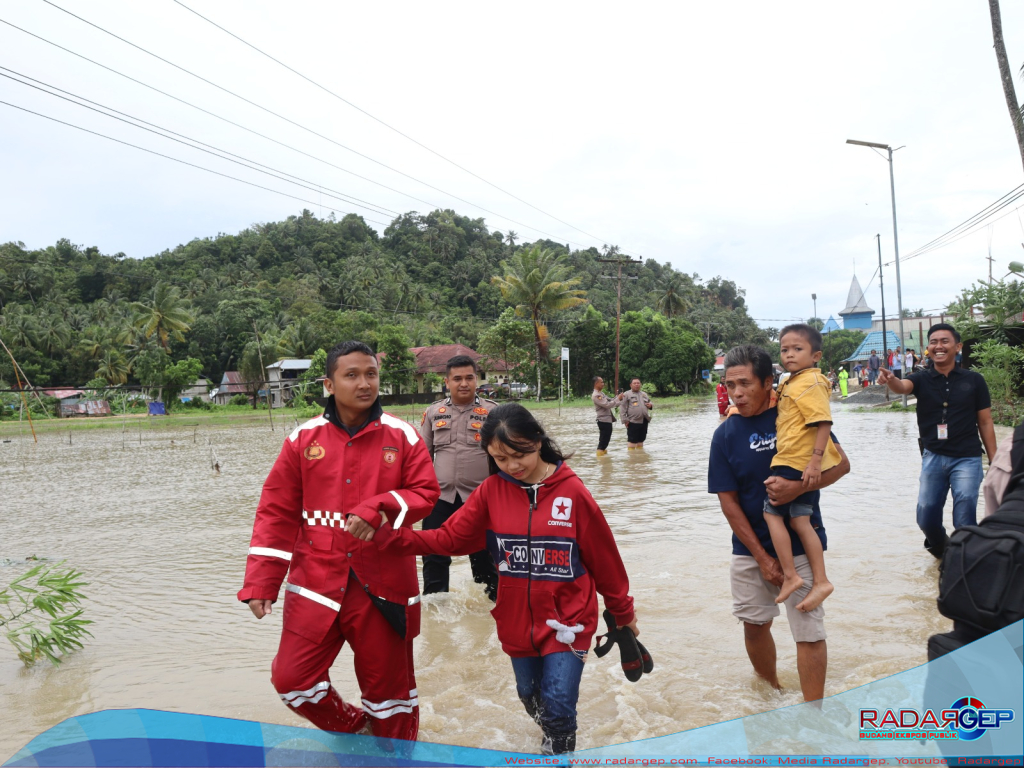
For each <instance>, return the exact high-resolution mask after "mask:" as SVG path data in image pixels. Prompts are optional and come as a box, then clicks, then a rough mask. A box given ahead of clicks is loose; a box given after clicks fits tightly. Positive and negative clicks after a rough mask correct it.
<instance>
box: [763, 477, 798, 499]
mask: <svg viewBox="0 0 1024 768" xmlns="http://www.w3.org/2000/svg"><path fill="white" fill-rule="evenodd" d="M764 487H765V491H767V493H768V500H769V501H771V503H772V504H774V505H775V506H777V507H779V506H782V505H783V504H788V503H789V502H791V501H792V500H793V499H795V498H796V497H797V496H799V495H800V494H802V493H803V483H802V482H801V481H800V480H787V479H786V478H784V477H781V476H779V475H772V476H771V477H769V478H768V479H767V480H765V481H764Z"/></svg>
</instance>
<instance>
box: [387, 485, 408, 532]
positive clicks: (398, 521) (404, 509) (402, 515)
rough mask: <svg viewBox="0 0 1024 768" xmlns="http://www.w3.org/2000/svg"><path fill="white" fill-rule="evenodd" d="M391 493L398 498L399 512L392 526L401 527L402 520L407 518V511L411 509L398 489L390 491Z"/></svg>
mask: <svg viewBox="0 0 1024 768" xmlns="http://www.w3.org/2000/svg"><path fill="white" fill-rule="evenodd" d="M390 493H391V495H392V496H394V497H395V498H396V499H397V500H398V508H399V510H400V511H399V513H398V517H397V518H395V522H394V523H393V524H392V525H391V527H392V528H401V527H402V521H403V520H405V513H406V512H408V511H409V505H408V504H406V503H405V499H403V498H402V495H401V494H400V493H398V492H397V491H390Z"/></svg>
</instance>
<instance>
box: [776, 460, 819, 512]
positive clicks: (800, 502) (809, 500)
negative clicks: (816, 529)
mask: <svg viewBox="0 0 1024 768" xmlns="http://www.w3.org/2000/svg"><path fill="white" fill-rule="evenodd" d="M803 474H804V473H803V472H802V471H801V470H799V469H793V468H792V467H772V475H773V476H775V477H782V478H785V479H786V480H801V479H803ZM820 498H821V492H820V491H808V492H807V493H802V494H800V495H799V496H797V497H796V498H795V499H793V500H792V501H791V502H789V503H788V504H780V505H779V506H774V505H773V504H772V503H771V502H770V501H769V500H768V497H767V496H765V497H764V513H765V514H766V515H775V516H776V517H788V518H790V519H792V518H794V517H810V516H811V515H812V514H813V513H814V506H815V505H816V504H817V503H818V500H819V499H820Z"/></svg>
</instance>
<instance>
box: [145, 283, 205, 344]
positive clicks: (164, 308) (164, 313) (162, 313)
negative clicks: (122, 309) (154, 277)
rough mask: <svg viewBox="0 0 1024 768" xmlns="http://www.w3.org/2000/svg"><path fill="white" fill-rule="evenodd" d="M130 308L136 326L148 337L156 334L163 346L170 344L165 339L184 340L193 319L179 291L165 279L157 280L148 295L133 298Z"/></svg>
mask: <svg viewBox="0 0 1024 768" xmlns="http://www.w3.org/2000/svg"><path fill="white" fill-rule="evenodd" d="M131 308H132V310H133V311H134V312H135V322H134V325H135V327H136V328H138V329H139V330H141V331H142V332H143V334H144V335H145V337H146V338H147V339H149V338H151V337H152V336H154V335H155V336H156V337H157V340H158V341H159V342H160V346H161V347H163V348H164V349H165V350H167V349H169V348H170V347H169V345H168V343H167V341H168V339H175V340H177V341H184V340H185V333H186V332H187V331H188V330H189V329H190V328H191V327H192V322H193V320H194V318H193V316H192V313H191V312H190V311H189V310H188V307H187V306H186V303H185V302H184V301H183V300H182V297H181V291H180V290H179V289H178V288H176V287H174V286H172V285H168V284H167V283H157V284H156V287H155V288H154V289H153V292H152V294H150V296H149V297H148V298H147V299H145V300H144V301H135V302H132V305H131Z"/></svg>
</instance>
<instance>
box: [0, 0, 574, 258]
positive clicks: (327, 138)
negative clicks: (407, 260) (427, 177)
mask: <svg viewBox="0 0 1024 768" xmlns="http://www.w3.org/2000/svg"><path fill="white" fill-rule="evenodd" d="M43 2H44V3H46V4H47V5H49V6H52V7H53V8H56V9H57V10H58V11H61V12H62V13H66V14H67V15H68V16H71V17H72V18H75V19H78V20H79V21H81V22H82V23H84V24H88V25H89V26H90V27H92V28H94V29H97V30H99V31H100V32H103V33H104V34H106V35H109V36H111V37H113V38H114V39H116V40H120V41H121V42H122V43H124V44H126V45H129V46H131V47H132V48H135V49H136V50H138V51H141V52H142V53H145V54H146V55H147V56H152V57H153V58H155V59H157V60H158V61H162V62H163V63H164V64H167V65H168V66H170V67H173V68H174V69H177V70H179V71H180V72H183V73H185V74H187V75H189V76H191V77H194V78H196V79H197V80H200V81H202V82H204V83H206V84H207V85H209V86H211V87H213V88H216V89H217V90H219V91H222V92H223V93H226V94H228V95H230V96H233V97H234V98H236V99H239V100H240V101H244V102H245V103H246V104H249V105H250V106H253V107H256V108H257V109H259V110H261V111H263V112H266V113H267V114H268V115H272V116H273V117H276V118H278V119H279V120H283V121H284V122H286V123H288V124H289V125H293V126H295V127H296V128H299V129H301V130H303V131H306V132H307V133H309V134H312V135H313V136H316V137H317V138H320V139H323V140H324V141H327V142H330V143H331V144H334V145H335V146H337V147H340V148H341V149H344V150H346V151H348V152H351V153H352V154H354V155H358V156H359V157H361V158H363V159H364V160H368V161H370V162H371V163H374V164H376V165H379V166H380V167H381V168H386V169H387V170H389V171H391V172H393V173H397V174H398V175H399V176H404V177H405V178H407V179H410V180H411V181H415V182H416V183H417V184H422V185H423V186H425V187H427V188H428V189H432V190H434V191H435V192H440V193H441V194H442V195H447V196H448V197H450V198H452V199H453V200H458V201H459V202H460V203H465V204H466V205H469V206H472V207H473V208H476V209H478V210H481V211H484V212H485V213H489V214H491V215H492V216H497V217H498V218H500V219H504V220H505V221H508V222H510V223H512V224H515V225H516V226H520V227H526V228H527V229H529V230H532V231H534V232H538V233H540V234H542V235H545V236H546V237H549V238H556V242H561V239H560V238H557V236H556V235H553V234H551V233H550V232H545V231H544V230H542V229H539V228H537V227H531V226H530V225H529V224H525V223H523V222H521V221H517V220H515V219H512V218H509V217H508V216H504V215H502V214H500V213H498V212H497V211H492V210H490V209H489V208H485V207H483V206H482V205H480V204H478V203H474V202H471V201H469V200H466V199H464V198H461V197H459V196H458V195H455V194H453V193H452V192H448V191H446V190H444V189H441V188H440V187H437V186H434V185H433V184H430V183H429V182H426V181H423V180H422V179H418V178H416V177H415V176H412V175H411V174H408V173H405V172H404V171H400V170H399V169H397V168H394V167H392V166H390V165H388V164H387V163H384V162H382V161H380V160H377V159H376V158H373V157H370V156H369V155H367V154H364V153H363V152H360V151H358V150H356V149H353V148H352V147H349V146H347V145H345V144H342V143H341V142H340V141H337V140H336V139H332V138H331V137H330V136H326V135H324V134H322V133H320V132H319V131H316V130H314V129H312V128H309V127H308V126H305V125H303V124H302V123H299V122H296V121H295V120H292V119H291V118H288V117H285V116H284V115H282V114H280V113H278V112H275V111H274V110H272V109H270V108H269V107H265V106H263V105H262V104H259V103H257V102H255V101H253V100H252V99H248V98H246V97H245V96H242V95H240V94H238V93H235V92H234V91H232V90H231V89H229V88H226V87H224V86H222V85H218V84H217V83H215V82H213V81H212V80H209V79H208V78H205V77H203V76H202V75H199V74H196V73H195V72H192V71H191V70H188V69H185V67H182V66H181V65H179V64H175V63H174V62H173V61H170V60H169V59H165V58H164V57H163V56H160V55H158V54H156V53H153V52H152V51H150V50H147V49H146V48H143V47H142V46H140V45H137V44H135V43H133V42H131V41H130V40H127V39H125V38H123V37H121V36H120V35H117V34H115V33H113V32H111V31H109V30H107V29H104V28H103V27H101V26H99V25H98V24H94V23H93V22H91V21H89V20H88V19H85V18H82V17H81V16H79V15H77V14H75V13H72V12H71V11H69V10H67V9H66V8H62V7H61V6H59V5H57V4H56V3H54V2H52V0H43ZM12 26H13V25H12ZM577 245H581V244H577Z"/></svg>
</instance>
